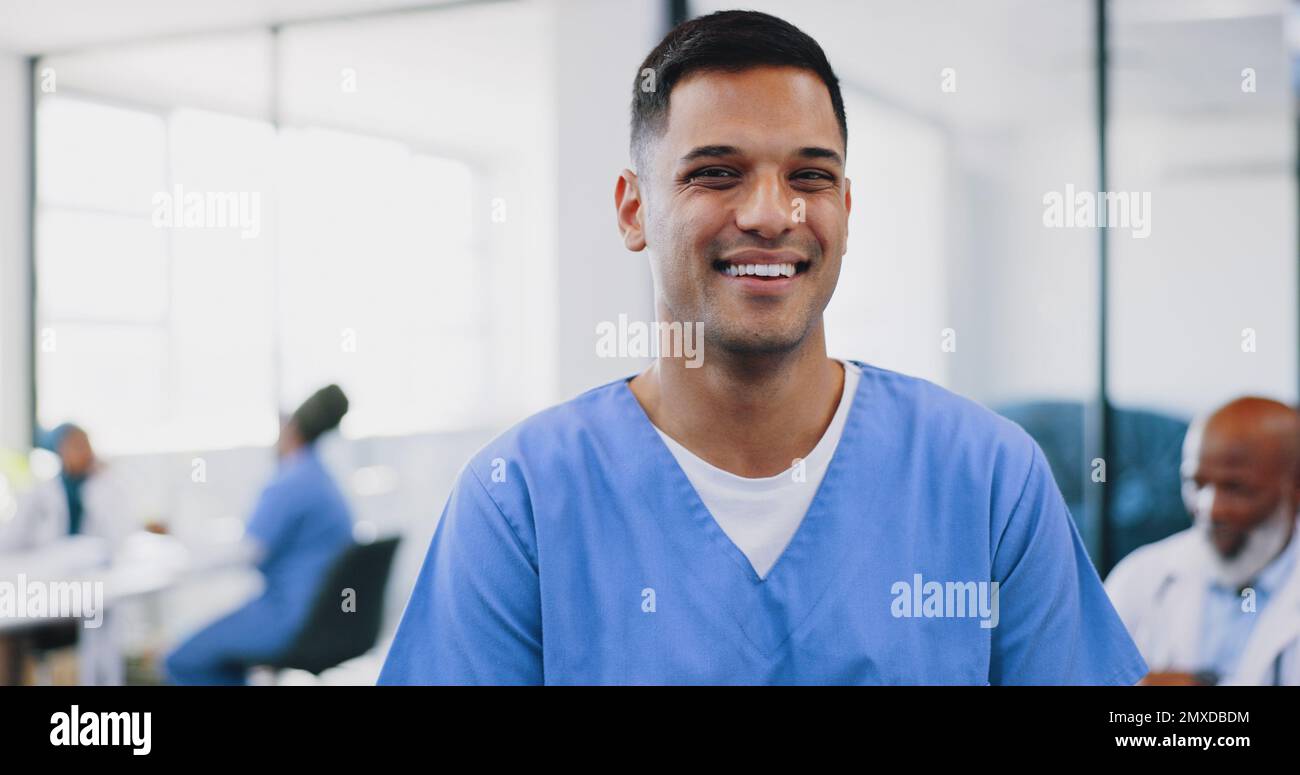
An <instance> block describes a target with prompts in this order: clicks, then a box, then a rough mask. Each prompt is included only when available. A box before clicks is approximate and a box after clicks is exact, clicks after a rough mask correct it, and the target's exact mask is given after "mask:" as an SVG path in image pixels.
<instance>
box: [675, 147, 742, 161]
mask: <svg viewBox="0 0 1300 775" xmlns="http://www.w3.org/2000/svg"><path fill="white" fill-rule="evenodd" d="M739 153H740V149H739V148H737V147H736V146H734V145H701V146H699V147H697V148H692V149H691V151H690V153H687V154H686V155H685V156H683V157H682V158H681V161H682V162H683V163H684V162H689V161H695V160H696V159H704V158H717V157H721V156H735V155H737V154H739Z"/></svg>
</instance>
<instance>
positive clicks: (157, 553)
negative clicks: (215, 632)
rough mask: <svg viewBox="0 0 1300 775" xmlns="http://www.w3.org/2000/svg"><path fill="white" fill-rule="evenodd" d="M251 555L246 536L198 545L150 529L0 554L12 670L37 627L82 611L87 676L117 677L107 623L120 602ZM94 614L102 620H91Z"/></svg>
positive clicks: (0, 630) (1, 633)
mask: <svg viewBox="0 0 1300 775" xmlns="http://www.w3.org/2000/svg"><path fill="white" fill-rule="evenodd" d="M250 559H251V554H250V547H248V546H246V545H245V544H242V543H238V542H225V543H222V544H217V545H215V546H210V547H208V548H205V549H203V550H201V551H195V550H194V549H192V548H190V547H187V546H185V545H184V544H183V543H181V542H180V541H179V540H177V539H176V538H174V537H172V536H166V535H156V534H153V533H144V532H141V533H137V534H134V535H132V536H130V537H128V538H127V539H126V540H125V541H123V543H122V545H121V546H120V547H118V549H117V551H116V552H110V551H109V547H108V545H107V544H106V543H105V542H104V541H103V540H102V539H99V538H95V537H92V536H73V537H70V538H67V539H62V540H60V541H57V542H55V543H53V544H50V545H48V546H45V547H41V548H40V549H37V550H33V551H29V552H18V553H11V554H6V555H0V637H6V638H8V639H9V640H10V642H11V649H10V651H11V654H10V657H9V662H10V670H9V673H10V675H17V669H16V668H17V667H18V666H20V665H21V664H22V663H23V662H24V660H25V658H26V655H27V654H28V653H29V651H30V640H29V638H28V637H27V636H28V635H29V634H30V632H31V631H32V630H33V629H35V628H39V627H44V626H47V625H50V624H53V623H57V622H60V621H77V620H78V619H83V618H84V619H86V621H85V622H83V624H85V625H86V626H84V627H82V628H80V629H79V633H78V634H79V641H80V642H79V648H78V650H79V654H78V657H79V659H80V661H81V673H82V676H83V679H82V680H83V681H88V682H91V683H97V682H100V681H99V677H100V676H105V675H106V676H108V678H107V679H106V680H107V682H109V683H114V682H118V681H120V674H121V656H120V654H119V653H118V649H117V646H116V643H115V638H114V637H113V635H112V633H111V627H109V626H108V622H109V620H110V619H111V617H112V610H113V608H114V607H115V606H118V605H120V604H121V603H123V602H125V601H128V600H136V599H140V598H144V597H148V596H150V595H155V594H158V593H161V592H164V591H166V590H169V589H172V588H173V587H176V586H178V585H180V584H182V583H184V582H187V581H192V580H194V579H197V578H200V577H202V576H203V575H205V574H207V573H210V572H213V571H218V570H223V569H227V568H231V567H238V566H241V565H246V564H247V563H248V562H249V560H250ZM6 596H7V598H8V599H7V600H6V599H5V598H6ZM20 596H21V599H20ZM34 597H40V598H42V600H41V605H36V606H34V605H28V604H29V603H31V602H32V598H34ZM96 620H98V624H99V625H100V626H94V625H92V624H91V622H94V621H96ZM114 677H119V678H118V679H117V680H114Z"/></svg>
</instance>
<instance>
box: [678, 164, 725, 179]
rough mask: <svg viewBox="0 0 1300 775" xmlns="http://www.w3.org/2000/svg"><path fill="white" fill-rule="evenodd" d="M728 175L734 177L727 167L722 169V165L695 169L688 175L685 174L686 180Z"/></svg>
mask: <svg viewBox="0 0 1300 775" xmlns="http://www.w3.org/2000/svg"><path fill="white" fill-rule="evenodd" d="M728 177H734V173H733V172H732V171H731V170H729V169H723V168H722V167H705V168H704V169H702V170H696V171H695V172H692V173H691V174H690V175H688V176H687V180H695V179H696V178H728Z"/></svg>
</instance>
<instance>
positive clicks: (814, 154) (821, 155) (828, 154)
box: [799, 146, 844, 167]
mask: <svg viewBox="0 0 1300 775" xmlns="http://www.w3.org/2000/svg"><path fill="white" fill-rule="evenodd" d="M799 155H800V156H802V157H803V158H805V159H830V160H831V161H833V162H835V163H836V164H838V165H840V166H841V167H843V166H844V159H843V157H841V156H840V155H839V153H837V152H836V151H832V150H831V149H830V148H818V147H816V146H809V147H807V148H800V149H799Z"/></svg>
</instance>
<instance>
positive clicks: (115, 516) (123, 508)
mask: <svg viewBox="0 0 1300 775" xmlns="http://www.w3.org/2000/svg"><path fill="white" fill-rule="evenodd" d="M81 505H82V511H83V513H82V519H81V534H82V535H83V536H85V537H86V538H89V537H94V538H95V539H100V540H102V541H103V542H104V547H103V549H104V550H105V552H106V553H107V554H111V553H113V552H114V551H116V550H117V548H118V547H120V546H121V544H122V541H123V540H124V539H125V538H126V537H127V536H128V535H130V534H131V532H133V531H134V530H135V528H136V525H135V524H134V520H133V515H132V513H131V510H130V506H129V498H128V497H127V490H126V488H125V486H124V485H123V484H122V483H121V482H119V481H118V480H117V479H116V478H115V477H114V476H113V475H112V474H111V473H109V472H107V471H105V470H101V471H99V472H96V473H95V474H94V475H93V476H91V477H89V478H88V479H86V482H85V484H83V485H82V486H81ZM70 519H71V512H70V511H69V509H68V496H67V493H66V492H64V489H63V483H62V482H61V481H60V480H59V477H57V476H55V477H53V478H51V479H47V480H45V481H41V482H38V483H37V484H36V486H34V487H33V488H32V489H31V490H29V491H27V492H26V493H23V494H22V496H20V497H19V500H18V509H17V511H16V512H15V514H14V516H13V518H12V519H11V520H10V521H9V522H8V523H7V524H0V565H9V564H12V565H14V566H15V567H14V568H9V570H15V569H16V570H20V571H21V570H23V567H22V566H23V564H24V562H25V560H24V557H30V556H31V555H32V554H33V553H39V552H40V550H42V549H44V548H47V547H50V546H51V545H52V544H55V543H57V542H59V541H61V540H64V539H66V538H67V537H68V522H69V520H70ZM82 540H86V539H82ZM117 629H118V628H117V621H116V617H114V616H112V615H110V614H109V612H107V611H105V612H104V614H103V621H102V623H101V625H100V626H99V627H97V628H86V629H83V630H82V631H81V635H80V641H79V646H78V649H77V661H78V668H79V673H80V675H79V678H80V680H79V682H80V683H82V684H87V685H96V684H100V685H102V684H107V685H119V684H121V683H123V680H124V677H125V676H124V670H123V664H122V655H121V650H120V642H121V638H120V636H119V633H118V632H117Z"/></svg>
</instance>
